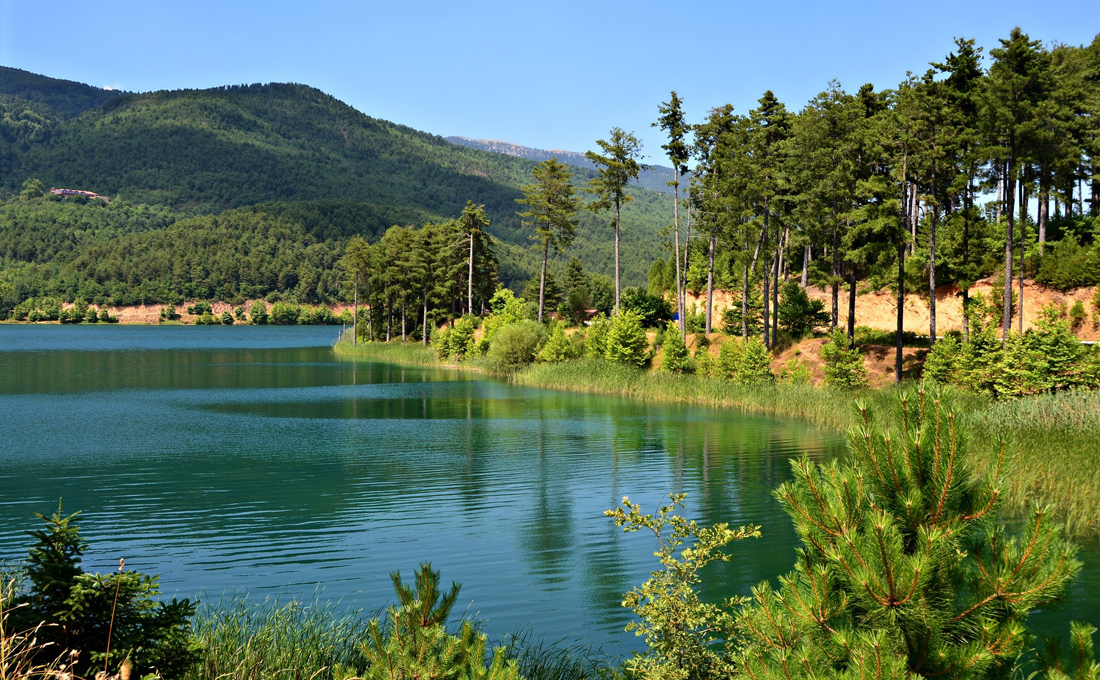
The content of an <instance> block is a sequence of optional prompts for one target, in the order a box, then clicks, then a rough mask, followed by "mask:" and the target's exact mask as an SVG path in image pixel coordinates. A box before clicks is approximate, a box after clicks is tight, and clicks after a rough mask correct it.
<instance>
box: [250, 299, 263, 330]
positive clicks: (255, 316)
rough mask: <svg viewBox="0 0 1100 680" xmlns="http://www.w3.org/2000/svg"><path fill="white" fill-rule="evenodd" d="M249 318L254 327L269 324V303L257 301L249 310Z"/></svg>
mask: <svg viewBox="0 0 1100 680" xmlns="http://www.w3.org/2000/svg"><path fill="white" fill-rule="evenodd" d="M248 318H249V321H250V322H251V323H252V325H253V326H263V325H265V324H266V323H267V303H266V302H264V301H263V300H256V301H255V302H253V303H252V306H251V307H249V308H248Z"/></svg>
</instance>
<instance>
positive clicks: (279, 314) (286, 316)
mask: <svg viewBox="0 0 1100 680" xmlns="http://www.w3.org/2000/svg"><path fill="white" fill-rule="evenodd" d="M301 314H302V308H301V307H299V306H298V305H297V304H295V303H293V302H282V301H280V302H276V303H275V304H273V305H271V312H270V317H271V318H270V319H269V322H270V323H273V324H278V325H280V326H289V325H294V324H297V323H298V317H299V316H301Z"/></svg>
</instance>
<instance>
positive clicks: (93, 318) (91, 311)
mask: <svg viewBox="0 0 1100 680" xmlns="http://www.w3.org/2000/svg"><path fill="white" fill-rule="evenodd" d="M84 320H85V321H87V322H88V323H98V322H99V312H98V311H96V309H95V308H93V307H89V308H88V309H87V310H86V311H85V312H84Z"/></svg>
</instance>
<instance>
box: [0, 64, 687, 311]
mask: <svg viewBox="0 0 1100 680" xmlns="http://www.w3.org/2000/svg"><path fill="white" fill-rule="evenodd" d="M534 165H535V163H534V162H533V161H530V160H525V159H520V158H513V157H510V156H503V155H500V154H495V153H489V152H485V151H479V150H475V149H467V148H463V147H460V146H456V145H454V144H451V143H449V142H447V141H445V140H444V139H443V138H441V137H438V136H434V135H430V134H427V133H423V132H419V131H416V130H413V129H411V128H408V127H404V126H401V125H396V124H393V123H390V122H387V121H383V120H378V119H374V118H371V117H369V116H366V115H364V114H362V113H360V112H359V111H356V110H355V109H353V108H351V107H349V106H347V105H345V104H343V103H342V102H340V101H338V100H336V99H334V98H333V97H330V96H328V95H326V94H324V93H322V92H320V91H318V90H316V89H313V88H310V87H307V86H304V85H293V84H267V85H251V86H239V87H238V86H234V87H224V88H214V89H210V90H185V91H174V92H153V93H146V94H131V93H118V92H113V91H107V90H98V89H97V88H91V87H89V86H84V85H80V84H76V83H70V82H69V81H61V80H56V79H52V78H46V77H43V76H36V75H34V74H29V73H27V72H25V71H19V70H16V69H8V68H0V192H3V194H4V195H5V196H6V201H5V203H4V205H3V206H0V234H2V235H3V236H2V239H3V244H4V245H3V253H2V255H0V256H2V257H3V260H2V261H0V282H2V285H3V286H4V290H5V291H7V292H6V294H5V295H4V300H5V302H4V304H6V305H8V306H9V307H10V304H11V300H13V299H15V298H18V297H20V296H25V297H26V296H32V297H33V296H42V295H60V296H69V295H72V294H73V291H74V290H80V289H81V287H82V286H83V289H84V290H92V289H95V290H99V291H105V290H113V291H114V293H111V296H112V297H113V298H114V299H115V300H117V301H119V302H123V301H125V302H134V301H137V300H139V299H145V300H150V298H149V297H148V295H146V294H145V293H140V292H138V291H137V288H136V287H137V286H139V285H146V286H152V287H153V288H154V289H161V288H162V287H161V286H156V285H154V284H153V283H152V281H156V280H159V279H158V277H163V276H164V272H165V271H167V269H166V268H165V267H167V265H165V267H160V268H157V269H156V270H155V271H152V270H150V271H145V272H136V271H133V270H130V271H129V272H128V273H126V274H125V275H123V274H122V273H121V272H117V271H113V270H112V271H110V272H108V273H103V272H104V270H105V269H110V265H108V264H106V263H109V262H110V261H112V260H111V258H112V257H114V256H113V255H111V253H115V252H119V253H121V252H124V250H125V248H126V247H128V246H127V245H126V244H128V243H132V242H134V243H136V242H141V243H142V248H144V249H146V251H148V249H153V250H154V251H156V256H155V257H154V255H153V254H152V253H150V252H146V255H148V256H149V257H151V258H153V259H159V261H162V262H167V259H166V258H178V257H179V256H180V248H183V247H185V246H184V244H182V243H181V242H180V241H179V239H178V238H176V237H177V236H178V234H173V233H169V232H166V231H163V230H165V229H167V228H168V227H169V226H172V225H177V223H178V222H179V221H180V220H182V219H198V220H199V221H198V222H190V223H188V224H187V225H179V228H180V229H183V231H182V232H181V233H189V234H191V235H192V236H194V235H195V232H194V228H195V227H196V225H209V224H213V222H214V221H216V220H214V217H213V216H215V215H219V214H221V213H224V212H226V211H235V210H242V209H244V210H245V212H246V213H249V214H251V215H252V216H253V217H252V218H251V219H252V220H253V221H255V220H259V221H260V222H261V223H263V226H264V229H265V230H269V229H271V228H275V227H276V226H284V227H285V226H287V225H290V226H292V227H293V229H292V231H293V235H294V236H293V237H294V238H298V237H299V236H298V235H300V237H301V238H302V239H304V240H302V241H296V242H295V244H294V249H295V251H296V252H299V253H306V252H307V251H309V252H313V251H310V247H312V246H318V245H321V244H324V248H327V249H332V250H334V251H335V250H338V249H340V248H342V247H343V245H344V244H345V243H346V241H347V239H349V238H350V237H351V236H353V235H360V236H363V237H365V238H367V239H368V240H376V239H377V238H379V237H380V236H381V234H382V233H383V232H384V231H385V230H386V229H388V228H389V227H391V226H393V225H395V224H399V225H422V224H424V223H426V222H428V221H432V220H439V221H442V220H446V219H449V218H452V217H455V216H457V215H458V214H459V213H460V212H461V211H462V208H463V206H464V205H465V204H466V202H467V201H468V200H472V201H474V202H475V203H477V204H483V205H484V206H485V210H486V213H487V215H488V217H489V219H490V226H489V228H488V231H489V233H490V234H491V235H492V236H493V237H494V238H495V239H496V241H497V257H498V258H499V261H500V278H501V280H502V281H503V282H504V283H505V284H507V285H511V286H514V287H518V286H521V285H522V283H523V281H525V280H526V279H527V278H529V277H530V276H531V275H532V274H533V273H534V272H535V270H536V266H537V259H538V258H537V257H536V255H535V254H534V253H533V252H531V251H530V245H531V240H530V236H531V235H532V233H533V231H532V229H530V228H528V227H524V226H523V225H522V224H521V223H520V220H519V218H518V217H517V216H516V210H517V208H518V207H519V206H517V204H516V202H515V201H516V199H517V198H520V197H521V196H522V193H521V192H520V187H521V186H522V185H523V184H524V183H525V182H527V181H529V178H530V175H531V171H532V169H533V167H534ZM592 174H593V173H592V172H590V171H585V170H578V172H577V177H576V181H577V183H578V184H583V183H585V182H586V181H587V180H588V179H589V178H590V176H591V175H592ZM31 180H38V182H31V183H30V184H28V181H31ZM51 186H54V187H67V188H74V189H85V190H90V191H94V192H96V193H98V194H101V195H104V196H108V197H110V198H111V199H112V205H110V206H107V207H104V206H102V205H96V204H91V203H87V204H86V203H84V202H82V201H79V200H74V199H65V201H63V202H61V203H57V202H56V200H55V199H54V198H52V197H49V196H46V195H45V190H46V189H48V188H49V187H51ZM632 193H633V194H634V195H635V201H634V202H633V203H632V204H631V206H630V207H629V208H628V211H627V213H626V215H625V216H624V225H626V228H625V229H624V230H623V239H624V243H623V254H622V257H623V273H624V277H625V278H626V279H627V280H628V281H629V282H631V283H634V284H639V283H643V282H644V281H645V273H646V270H647V268H648V266H649V264H650V262H652V260H653V259H654V258H655V257H657V256H658V255H659V253H660V250H661V247H662V241H663V239H662V237H661V236H660V234H659V231H660V230H661V229H662V228H664V226H665V225H667V224H668V223H670V222H671V213H672V205H671V202H670V201H669V199H668V197H667V196H665V195H661V194H658V193H656V192H650V191H646V190H643V189H634V190H633V192H632ZM116 204H121V205H119V206H117V207H116ZM150 214H156V215H158V216H159V217H158V218H157V220H156V221H155V222H156V223H155V224H152V223H151V222H149V221H148V220H146V219H145V218H144V217H143V218H140V219H136V221H135V218H133V215H143V216H146V215H150ZM240 214H244V213H234V215H240ZM237 220H238V217H236V216H231V217H228V218H227V219H226V220H224V221H223V222H222V223H223V224H237ZM276 222H278V225H276ZM88 225H95V226H94V228H91V229H89V228H88ZM185 227H186V229H184V228H185ZM219 233H220V234H221V237H224V238H225V239H228V241H226V242H221V241H217V242H208V245H207V246H206V247H208V248H209V249H210V252H213V253H226V252H237V253H238V254H239V255H242V256H246V255H245V254H241V253H240V251H239V247H238V245H237V244H232V243H229V241H232V240H233V237H232V234H231V233H230V232H226V231H224V230H223V231H221V232H219ZM283 236H285V237H291V236H292V234H291V232H287V233H285V234H283ZM195 238H197V236H196V237H195ZM206 238H208V239H209V238H214V237H213V236H212V235H210V234H207V235H206ZM192 240H194V239H192ZM248 240H249V239H248V238H242V241H248ZM169 243H172V244H173V245H172V249H171V250H172V252H169V250H168V249H167V248H168V244H169ZM93 245H94V248H96V249H97V250H95V251H94V253H93V252H92V251H90V250H88V249H89V248H92V247H93ZM284 245H286V246H287V247H289V245H290V244H284ZM104 249H106V250H104ZM108 251H110V252H108ZM200 251H201V249H199V250H195V251H192V252H189V254H188V258H190V260H191V261H194V260H195V259H196V258H200V259H201V258H202V257H203V255H202V253H201V252H200ZM573 255H575V256H577V257H579V258H581V259H582V260H583V261H584V263H585V265H586V266H587V267H589V268H591V269H592V270H594V271H597V272H603V273H610V272H611V267H612V264H613V257H614V256H613V251H612V244H611V239H610V231H609V228H608V226H607V221H606V219H605V218H604V217H597V216H595V215H592V214H588V213H586V214H584V215H582V216H581V219H580V224H579V227H578V236H577V240H576V242H575V244H574V247H573V250H572V251H571V252H570V256H573ZM92 257H94V258H95V259H96V261H97V267H98V269H97V270H96V271H95V272H93V271H92V269H90V268H89V267H88V266H86V265H85V264H82V263H86V262H87V261H89V258H92ZM296 257H298V256H296ZM302 257H304V255H302ZM324 262H325V259H324V258H321V259H318V260H308V261H306V260H301V259H300V258H299V259H295V260H294V262H293V265H291V264H286V263H284V264H283V265H280V269H285V268H287V267H291V268H299V267H304V268H305V269H309V268H310V267H319V266H322V265H323V264H324ZM211 265H212V263H211ZM172 268H173V271H175V273H174V274H173V275H172V276H170V277H169V278H167V279H164V280H165V281H168V282H170V285H171V286H173V287H175V288H176V291H177V292H179V293H184V290H185V289H187V288H188V286H190V288H196V287H197V289H201V290H207V289H209V288H210V286H208V285H207V284H206V283H204V282H203V280H204V275H201V271H202V270H203V267H199V270H198V272H200V274H197V275H196V276H194V277H192V276H190V274H187V275H184V274H183V273H182V272H183V270H182V269H181V265H180V264H179V263H178V262H175V261H174V262H173V264H172ZM222 269H224V267H222ZM189 271H195V270H194V269H191V270H189ZM268 278H270V277H268ZM290 278H293V277H283V280H284V281H288V280H290ZM299 278H300V277H299ZM137 279H140V280H141V282H143V283H140V284H139V282H138V281H137ZM295 285H296V284H295ZM227 286H228V287H229V288H232V286H231V285H230V284H229V283H228V282H225V284H224V285H222V286H220V287H219V286H218V285H214V286H213V289H214V290H218V289H219V288H220V289H222V290H228V288H227ZM261 288H263V289H264V293H263V294H265V295H266V294H267V293H271V292H277V293H280V294H288V295H290V294H296V293H295V291H293V290H292V289H293V288H294V286H291V288H289V289H288V288H283V287H282V284H279V283H277V282H276V283H274V284H272V285H271V286H266V285H265V286H261ZM256 292H260V291H259V290H257V291H256ZM101 294H103V293H102V292H101ZM184 294H186V293H184ZM326 295H328V293H322V294H321V299H326ZM25 297H24V299H25ZM157 297H158V296H157V295H154V297H153V299H152V300H150V301H154V302H156V301H161V300H160V299H157ZM0 311H4V310H0Z"/></svg>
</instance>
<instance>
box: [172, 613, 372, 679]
mask: <svg viewBox="0 0 1100 680" xmlns="http://www.w3.org/2000/svg"><path fill="white" fill-rule="evenodd" d="M371 618H372V616H371V615H367V614H364V613H363V612H358V611H357V612H342V611H340V610H338V609H337V606H336V605H335V604H321V603H319V602H316V601H315V602H313V603H312V604H310V605H307V604H304V603H302V602H298V601H290V602H287V603H280V602H277V601H269V600H264V601H260V602H254V601H250V600H249V599H248V598H247V597H240V598H233V599H230V600H229V601H228V602H222V603H219V604H217V605H208V606H204V607H202V608H201V609H200V610H199V612H198V613H197V614H196V616H195V618H194V619H193V621H192V630H193V631H194V633H195V636H196V637H197V638H198V640H199V642H200V643H201V644H202V645H203V647H204V649H205V652H204V654H203V660H202V662H201V663H200V664H199V665H198V666H197V667H196V668H195V669H194V670H192V671H191V673H190V674H189V675H188V680H218V679H226V678H233V679H234V680H260V679H261V678H264V679H267V678H286V679H293V680H305V679H309V678H316V679H317V680H329V679H330V678H332V677H333V670H334V669H335V668H336V667H337V665H339V666H341V667H343V668H346V669H348V670H351V671H353V672H355V673H358V672H361V671H362V670H363V668H364V667H365V666H366V662H365V661H364V659H363V655H362V653H361V652H360V651H359V641H360V640H362V639H364V637H365V631H366V627H367V623H368V622H369V621H370V619H371Z"/></svg>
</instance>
